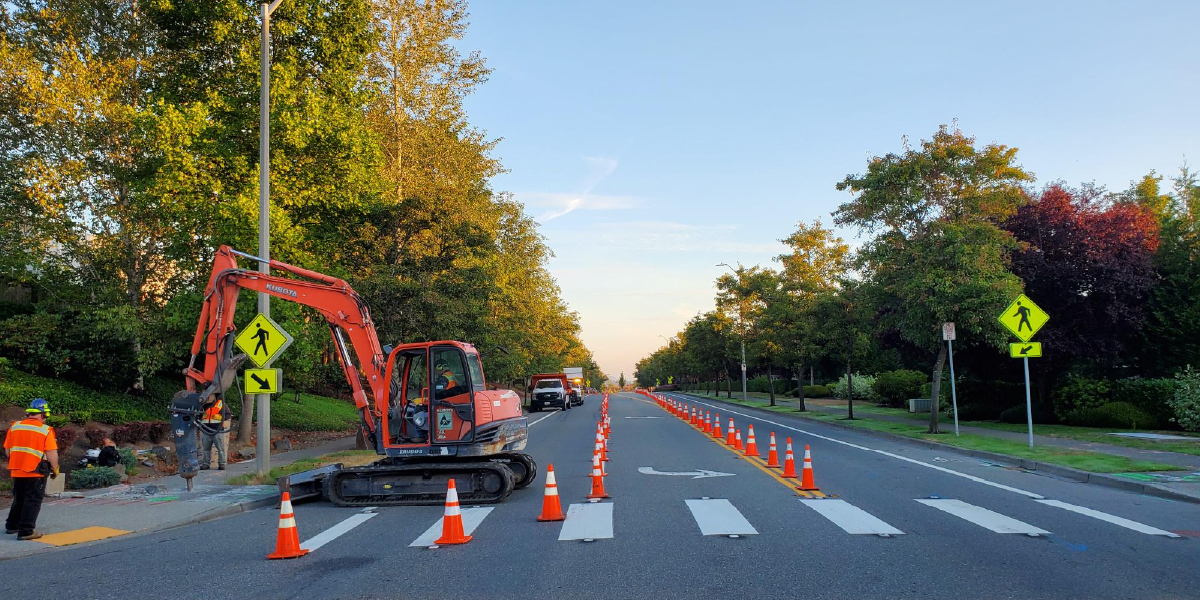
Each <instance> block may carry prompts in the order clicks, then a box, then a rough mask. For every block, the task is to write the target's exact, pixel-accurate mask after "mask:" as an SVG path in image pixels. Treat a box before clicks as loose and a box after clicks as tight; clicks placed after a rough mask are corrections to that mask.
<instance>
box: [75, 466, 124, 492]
mask: <svg viewBox="0 0 1200 600" xmlns="http://www.w3.org/2000/svg"><path fill="white" fill-rule="evenodd" d="M68 483H69V484H70V487H71V489H73V490H91V489H96V488H102V487H108V486H110V485H117V484H118V483H121V474H120V473H118V472H117V470H116V469H113V468H112V467H92V468H90V469H75V470H74V471H71V475H70V477H69V479H68Z"/></svg>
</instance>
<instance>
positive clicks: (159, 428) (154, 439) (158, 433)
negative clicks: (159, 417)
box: [148, 421, 171, 444]
mask: <svg viewBox="0 0 1200 600" xmlns="http://www.w3.org/2000/svg"><path fill="white" fill-rule="evenodd" d="M148 435H149V437H150V442H151V443H154V444H161V443H162V441H163V440H165V439H167V438H168V437H170V435H171V424H170V423H167V422H166V421H154V422H152V423H150V432H149V434H148Z"/></svg>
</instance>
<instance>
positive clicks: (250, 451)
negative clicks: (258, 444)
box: [237, 446, 258, 458]
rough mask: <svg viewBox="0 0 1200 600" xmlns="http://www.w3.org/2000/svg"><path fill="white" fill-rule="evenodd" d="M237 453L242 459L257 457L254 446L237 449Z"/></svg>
mask: <svg viewBox="0 0 1200 600" xmlns="http://www.w3.org/2000/svg"><path fill="white" fill-rule="evenodd" d="M237 452H238V454H241V455H242V457H243V458H254V457H255V456H258V448H255V447H254V446H242V447H241V448H238V451H237Z"/></svg>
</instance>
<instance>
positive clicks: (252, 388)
mask: <svg viewBox="0 0 1200 600" xmlns="http://www.w3.org/2000/svg"><path fill="white" fill-rule="evenodd" d="M281 378H282V377H281V375H280V369H246V393H247V394H275V393H278V392H279V380H280V379H281Z"/></svg>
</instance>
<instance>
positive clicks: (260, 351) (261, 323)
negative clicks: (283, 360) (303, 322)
mask: <svg viewBox="0 0 1200 600" xmlns="http://www.w3.org/2000/svg"><path fill="white" fill-rule="evenodd" d="M292 341H293V340H292V336H291V335H289V334H288V332H286V331H284V330H283V328H282V327H280V326H279V324H278V323H276V322H275V321H272V320H271V317H268V316H266V315H264V314H262V313H259V314H258V315H257V316H255V317H254V319H253V320H251V321H250V324H249V325H247V326H246V328H245V329H243V330H242V332H241V333H239V334H238V336H237V338H236V339H234V341H233V343H234V345H236V346H237V347H238V348H239V349H240V350H241V351H242V352H245V353H246V355H247V356H249V357H250V362H252V363H254V365H255V366H257V367H266V366H267V365H270V364H271V363H272V362H274V361H275V359H276V358H278V357H279V355H280V354H281V353H283V351H284V350H286V349H287V347H288V346H291V345H292Z"/></svg>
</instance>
